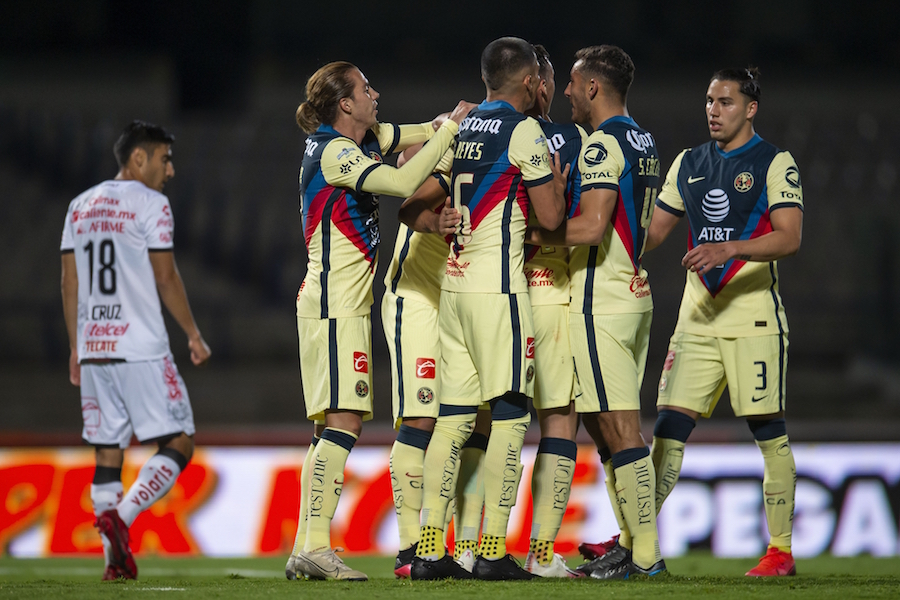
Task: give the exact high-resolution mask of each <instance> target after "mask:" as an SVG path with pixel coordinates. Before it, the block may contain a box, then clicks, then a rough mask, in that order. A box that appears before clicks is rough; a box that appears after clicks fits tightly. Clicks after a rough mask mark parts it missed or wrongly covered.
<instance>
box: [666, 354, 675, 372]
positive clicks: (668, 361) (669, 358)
mask: <svg viewBox="0 0 900 600" xmlns="http://www.w3.org/2000/svg"><path fill="white" fill-rule="evenodd" d="M674 364H675V351H674V350H669V353H668V354H666V363H665V364H664V365H663V371H671V370H672V365H674Z"/></svg>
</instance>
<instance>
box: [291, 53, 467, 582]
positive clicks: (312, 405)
mask: <svg viewBox="0 0 900 600" xmlns="http://www.w3.org/2000/svg"><path fill="white" fill-rule="evenodd" d="M378 97H379V94H378V92H376V91H375V90H374V89H372V88H371V87H370V86H369V82H368V80H367V79H366V78H365V76H364V75H363V74H362V72H360V70H359V69H358V68H356V67H355V66H354V65H352V64H350V63H348V62H334V63H329V64H327V65H325V66H324V67H322V68H321V69H319V70H318V71H316V73H314V74H313V76H312V77H310V79H309V81H308V82H307V85H306V98H307V100H306V102H304V103H302V104H301V105H300V107H299V108H298V109H297V123H298V124H299V125H300V127H301V128H302V129H303V130H304V131H305V132H306V133H307V134H309V137H308V138H307V140H306V151H305V152H304V157H303V164H302V166H301V168H300V209H301V214H302V224H303V229H304V237H305V239H306V247H307V251H308V256H309V260H308V264H307V273H306V277H305V278H304V280H303V283H302V284H301V286H300V291H299V292H298V294H297V331H298V335H299V339H300V369H301V375H302V382H303V395H304V399H305V402H306V412H307V418H309V419H310V420H313V421H317V422H319V423H320V425H319V426H317V430H318V431H317V433H320V435H318V436H317V437H318V438H319V439H318V443H316V442H315V439H314V443H313V445H312V446H311V447H310V451H309V453H308V455H307V458H306V460H305V461H304V466H303V474H302V475H301V513H302V514H301V515H300V518H299V524H298V535H297V538H296V539H295V544H294V550H293V552H292V554H291V557H290V559H289V560H288V563H287V565H286V567H285V574H286V575H287V576H288V578H291V579H293V578H296V577H297V576H307V577H311V578H317V579H344V580H365V579H367V577H366V575H365V574H364V573H361V572H359V571H357V570H355V569H351V568H349V567H347V566H346V565H345V564H344V563H343V561H341V559H340V558H338V557H337V556H336V555H335V553H334V551H333V550H332V548H331V536H330V528H331V519H332V517H333V516H334V511H335V509H336V508H337V502H338V499H339V497H340V493H341V488H342V485H343V480H344V474H343V472H344V465H345V463H346V460H347V456H348V455H349V453H350V450H351V449H352V448H353V445H354V443H355V442H356V440H357V438H358V436H359V433H360V431H361V429H362V422H363V420H364V419H369V418H371V416H372V395H371V385H372V377H371V372H370V368H369V356H370V355H371V337H372V331H371V324H370V317H369V313H370V311H371V305H372V301H373V300H372V281H373V279H374V274H375V267H376V264H377V256H378V242H379V238H380V235H379V229H378V196H377V194H390V195H394V196H409V195H411V194H412V193H413V192H414V191H415V189H416V188H418V187H419V185H421V184H422V182H423V181H424V180H425V179H426V178H427V177H428V176H429V175H430V174H431V172H432V170H433V169H434V167H435V165H436V164H437V162H438V160H440V158H441V156H442V155H443V154H444V152H446V150H447V149H448V148H449V147H450V145H451V144H452V142H453V138H454V136H455V134H456V133H457V131H458V129H459V123H460V122H461V121H462V119H463V117H464V116H465V115H466V114H467V113H468V111H469V110H470V108H471V106H472V105H470V104H468V103H464V102H461V103H460V104H459V105H458V106H457V107H456V109H455V110H454V111H453V113H452V114H451V115H450V117H449V118H448V119H447V120H446V121H445V122H444V123H443V125H441V126H440V127H439V128H438V130H437V131H435V130H434V129H433V128H432V125H431V123H430V122H429V123H423V124H421V125H404V126H397V125H390V124H382V123H378V120H377V113H378V110H377V106H378ZM429 138H430V139H431V143H429V144H427V146H426V147H425V148H424V149H423V150H422V151H421V152H419V153H418V154H417V155H416V156H415V157H413V158H412V159H411V160H410V161H409V162H408V163H406V164H405V165H404V166H403V167H402V168H400V169H395V168H394V167H391V166H389V165H385V164H384V163H383V162H382V157H383V155H385V154H390V153H391V152H394V151H399V150H403V149H404V148H406V147H407V146H409V145H412V144H416V143H420V142H423V141H426V140H428V139H429ZM321 423H324V428H322V427H321Z"/></svg>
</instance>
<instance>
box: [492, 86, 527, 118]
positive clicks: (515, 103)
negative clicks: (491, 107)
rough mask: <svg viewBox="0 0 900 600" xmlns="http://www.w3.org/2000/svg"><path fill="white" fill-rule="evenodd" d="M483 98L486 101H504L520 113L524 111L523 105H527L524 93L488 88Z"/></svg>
mask: <svg viewBox="0 0 900 600" xmlns="http://www.w3.org/2000/svg"><path fill="white" fill-rule="evenodd" d="M485 100H487V101H488V102H506V103H507V104H510V105H512V107H513V108H514V109H516V112H520V113H525V107H526V106H528V99H527V98H526V97H525V94H503V93H501V92H496V91H491V90H488V93H487V96H485Z"/></svg>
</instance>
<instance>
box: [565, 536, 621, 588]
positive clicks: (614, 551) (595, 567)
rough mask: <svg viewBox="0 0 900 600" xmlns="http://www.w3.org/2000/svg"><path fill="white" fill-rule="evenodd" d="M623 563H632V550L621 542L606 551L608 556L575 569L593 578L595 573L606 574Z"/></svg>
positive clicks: (605, 555)
mask: <svg viewBox="0 0 900 600" xmlns="http://www.w3.org/2000/svg"><path fill="white" fill-rule="evenodd" d="M622 561H629V562H630V561H631V550H628V549H627V548H625V547H624V546H622V545H621V544H619V542H618V541H617V542H616V545H615V546H613V547H612V548H610V549H608V550H607V551H606V554H604V555H603V556H600V557H599V558H595V559H594V560H592V561H590V562H586V563H584V564H582V565H579V566H578V567H576V568H575V570H576V571H580V572H581V573H584V575H585V577H593V576H594V572H595V571H599V572H601V573H605V572H607V571H609V570H610V569H611V568H613V567H614V566H616V565H619V564H620V563H622ZM598 579H607V578H606V577H598Z"/></svg>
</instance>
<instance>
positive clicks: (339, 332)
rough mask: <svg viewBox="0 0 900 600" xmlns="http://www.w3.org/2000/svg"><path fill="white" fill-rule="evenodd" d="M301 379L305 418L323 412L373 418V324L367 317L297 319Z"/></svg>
mask: <svg viewBox="0 0 900 600" xmlns="http://www.w3.org/2000/svg"><path fill="white" fill-rule="evenodd" d="M297 335H298V337H299V338H300V379H301V380H302V382H303V398H304V400H305V402H306V418H307V419H309V420H310V421H316V420H321V419H324V418H325V411H326V410H355V411H360V412H362V413H363V420H369V419H371V418H372V365H371V363H370V360H369V359H370V358H371V356H372V323H371V318H370V317H369V315H363V316H360V317H343V318H340V319H309V318H306V317H297Z"/></svg>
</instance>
